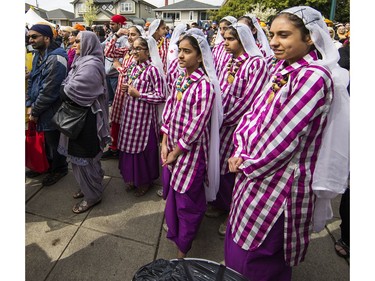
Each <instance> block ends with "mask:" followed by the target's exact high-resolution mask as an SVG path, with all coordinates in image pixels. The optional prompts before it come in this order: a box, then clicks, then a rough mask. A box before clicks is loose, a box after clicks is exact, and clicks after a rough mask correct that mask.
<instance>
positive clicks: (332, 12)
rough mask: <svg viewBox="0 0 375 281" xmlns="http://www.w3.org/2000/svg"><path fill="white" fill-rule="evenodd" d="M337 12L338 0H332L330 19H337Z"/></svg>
mask: <svg viewBox="0 0 375 281" xmlns="http://www.w3.org/2000/svg"><path fill="white" fill-rule="evenodd" d="M335 12H336V0H332V2H331V12H330V13H329V19H330V20H331V21H334V19H335Z"/></svg>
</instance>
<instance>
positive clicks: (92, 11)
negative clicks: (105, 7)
mask: <svg viewBox="0 0 375 281" xmlns="http://www.w3.org/2000/svg"><path fill="white" fill-rule="evenodd" d="M85 7H86V9H85V13H84V14H83V19H84V21H85V24H86V25H87V26H91V25H92V24H93V22H94V20H96V15H97V13H98V8H97V7H96V6H95V4H94V0H87V1H86V2H85Z"/></svg>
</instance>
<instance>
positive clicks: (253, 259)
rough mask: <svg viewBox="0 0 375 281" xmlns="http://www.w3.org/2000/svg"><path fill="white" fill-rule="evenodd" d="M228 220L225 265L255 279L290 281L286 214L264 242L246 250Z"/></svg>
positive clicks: (259, 280) (256, 280)
mask: <svg viewBox="0 0 375 281" xmlns="http://www.w3.org/2000/svg"><path fill="white" fill-rule="evenodd" d="M230 229H231V227H230V225H229V222H228V226H227V232H226V234H225V241H224V242H225V245H224V257H225V265H226V266H228V267H230V268H232V269H234V270H235V271H237V272H239V273H241V274H242V275H244V276H245V277H246V278H248V279H249V280H254V281H273V280H278V281H290V280H291V279H292V267H290V266H288V265H286V264H285V259H284V249H283V244H284V215H281V216H280V217H279V219H278V220H277V221H276V223H275V224H274V226H273V227H272V229H271V231H270V232H269V233H268V235H267V237H266V239H265V240H264V241H263V243H262V244H261V245H260V246H259V248H257V249H256V250H254V251H248V250H247V251H246V250H244V249H242V248H241V247H240V246H238V245H237V244H236V243H235V242H234V241H233V235H232V234H231V231H230Z"/></svg>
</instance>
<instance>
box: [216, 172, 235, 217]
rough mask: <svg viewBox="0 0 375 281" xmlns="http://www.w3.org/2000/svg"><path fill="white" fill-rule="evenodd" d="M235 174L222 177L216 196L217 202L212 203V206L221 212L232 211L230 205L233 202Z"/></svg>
mask: <svg viewBox="0 0 375 281" xmlns="http://www.w3.org/2000/svg"><path fill="white" fill-rule="evenodd" d="M235 178H236V174H235V173H227V174H225V175H220V187H219V191H218V192H217V194H216V200H215V201H212V202H210V204H211V205H212V206H214V207H215V208H217V209H219V210H224V211H227V212H229V211H230V204H231V202H232V193H233V187H234V180H235Z"/></svg>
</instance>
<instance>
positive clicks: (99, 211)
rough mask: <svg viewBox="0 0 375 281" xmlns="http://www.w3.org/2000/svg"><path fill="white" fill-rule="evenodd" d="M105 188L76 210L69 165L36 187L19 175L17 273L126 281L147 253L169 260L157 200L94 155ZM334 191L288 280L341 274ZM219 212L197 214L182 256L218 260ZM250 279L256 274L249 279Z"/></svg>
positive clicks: (344, 271) (43, 280)
mask: <svg viewBox="0 0 375 281" xmlns="http://www.w3.org/2000/svg"><path fill="white" fill-rule="evenodd" d="M102 166H103V169H104V170H105V178H104V184H105V191H104V194H103V200H102V202H101V203H100V204H98V205H96V206H95V207H93V208H92V209H91V210H89V211H88V212H86V213H82V214H79V215H76V214H74V213H73V212H72V207H73V205H74V204H75V203H76V202H78V200H79V199H73V198H72V194H73V193H74V192H75V191H76V190H77V189H78V184H77V182H76V181H75V178H74V176H73V173H72V171H71V169H69V173H68V175H67V176H65V177H64V178H63V179H61V180H60V181H59V182H58V183H56V184H55V185H52V186H48V187H42V185H41V180H42V178H43V176H40V177H38V178H34V179H29V178H26V181H25V186H26V196H25V197H26V216H25V217H26V221H25V223H26V227H25V230H26V231H25V233H26V237H25V247H26V249H25V250H26V251H25V253H26V256H25V269H26V272H25V280H27V281H52V280H56V281H85V280H90V281H104V280H110V281H117V280H118V281H120V280H121V281H124V280H125V281H130V280H132V278H133V276H134V274H135V272H137V270H138V269H139V268H140V267H142V266H143V265H146V264H148V263H150V262H152V261H154V260H155V259H161V258H162V259H166V260H170V259H174V258H176V254H177V249H176V247H175V245H174V244H173V243H172V242H171V241H169V240H168V239H167V238H166V232H165V231H164V230H163V227H162V225H163V222H164V207H165V201H164V200H163V199H162V198H160V197H158V196H157V194H156V190H157V189H158V188H159V187H160V186H161V183H160V180H158V181H157V182H155V184H154V186H153V188H152V189H151V190H150V191H149V192H148V193H147V194H146V195H145V196H143V197H135V196H134V195H133V194H132V193H131V192H126V191H125V185H124V182H123V180H122V177H121V175H120V173H119V169H118V161H117V160H113V159H112V160H106V161H102ZM339 203H340V196H339V197H337V198H335V199H334V200H333V201H332V206H333V210H334V217H333V219H332V220H330V221H329V222H328V224H327V226H326V227H325V229H324V230H323V231H321V232H320V233H315V234H313V235H312V240H311V243H310V246H309V248H308V253H307V256H306V258H305V261H304V262H303V263H301V264H300V265H299V266H297V267H294V268H293V277H292V280H293V281H297V280H298V281H299V280H303V281H316V280H319V281H325V280H327V281H335V280H337V281H347V280H349V268H350V266H349V263H350V262H349V260H345V259H343V258H341V257H338V256H337V255H336V253H335V251H334V241H335V240H336V239H338V238H339V236H340V229H339V225H340V217H339V214H338V210H339ZM224 219H225V217H224V216H222V217H219V218H207V217H205V218H204V220H203V222H202V225H201V228H200V230H199V233H198V236H197V238H196V240H195V241H194V243H193V246H192V249H191V251H190V252H189V253H188V256H187V257H188V258H200V259H205V260H210V261H214V262H217V263H221V262H223V260H224V253H223V245H224V239H223V237H221V236H220V235H219V234H218V233H217V229H218V228H219V225H220V224H221V223H222V222H223V221H224ZM254 281H256V280H254Z"/></svg>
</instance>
